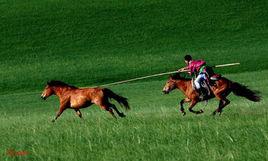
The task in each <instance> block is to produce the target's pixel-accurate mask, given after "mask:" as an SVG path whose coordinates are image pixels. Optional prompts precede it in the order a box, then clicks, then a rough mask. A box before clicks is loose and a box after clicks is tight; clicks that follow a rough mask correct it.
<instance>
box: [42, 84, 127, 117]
mask: <svg viewBox="0 0 268 161" xmlns="http://www.w3.org/2000/svg"><path fill="white" fill-rule="evenodd" d="M53 94H55V95H57V96H58V97H59V100H60V108H59V111H58V113H57V115H56V118H55V119H53V120H52V121H53V122H54V121H55V120H56V119H57V118H58V117H59V116H60V115H61V114H62V112H63V111H64V110H65V109H67V108H71V109H74V110H75V112H76V114H77V115H78V116H79V117H80V118H82V113H81V112H80V110H79V109H80V108H85V107H88V106H90V105H92V104H96V105H98V106H100V108H102V109H104V110H106V111H109V112H110V114H112V116H113V117H115V115H114V112H113V110H115V111H116V113H117V114H118V115H119V116H120V117H125V115H124V113H122V112H119V111H118V109H117V108H116V106H115V105H114V104H112V103H110V102H109V98H113V99H115V100H116V101H117V102H118V103H119V104H121V105H123V106H124V107H125V108H126V109H130V107H129V104H128V102H127V99H126V98H124V97H122V96H119V95H117V94H115V93H114V92H112V91H111V90H109V89H107V88H77V87H75V86H71V85H68V84H66V83H64V82H61V81H50V82H47V85H46V87H45V89H44V91H43V93H42V95H41V98H43V99H44V100H45V99H46V98H48V97H49V96H51V95H53ZM115 118H116V117H115Z"/></svg>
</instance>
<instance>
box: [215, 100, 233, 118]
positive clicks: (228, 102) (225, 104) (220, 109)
mask: <svg viewBox="0 0 268 161" xmlns="http://www.w3.org/2000/svg"><path fill="white" fill-rule="evenodd" d="M228 104H230V101H229V100H228V99H227V98H225V99H223V104H222V106H221V107H220V108H219V110H218V112H219V114H220V115H221V113H222V109H223V108H224V107H225V106H227V105H228Z"/></svg>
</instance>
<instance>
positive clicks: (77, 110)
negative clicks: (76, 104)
mask: <svg viewBox="0 0 268 161" xmlns="http://www.w3.org/2000/svg"><path fill="white" fill-rule="evenodd" d="M74 110H75V112H76V114H77V115H78V116H79V117H80V118H82V113H81V111H80V110H79V109H74Z"/></svg>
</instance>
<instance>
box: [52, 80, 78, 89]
mask: <svg viewBox="0 0 268 161" xmlns="http://www.w3.org/2000/svg"><path fill="white" fill-rule="evenodd" d="M47 85H49V86H56V87H71V88H77V87H75V86H72V85H69V84H67V83H64V82H62V81H58V80H51V81H49V82H47Z"/></svg>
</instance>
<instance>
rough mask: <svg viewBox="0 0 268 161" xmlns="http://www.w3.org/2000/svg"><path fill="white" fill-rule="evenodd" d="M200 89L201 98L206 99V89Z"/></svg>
mask: <svg viewBox="0 0 268 161" xmlns="http://www.w3.org/2000/svg"><path fill="white" fill-rule="evenodd" d="M200 91H201V93H202V96H203V99H204V100H205V99H207V97H208V91H207V89H205V88H201V89H200Z"/></svg>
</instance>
